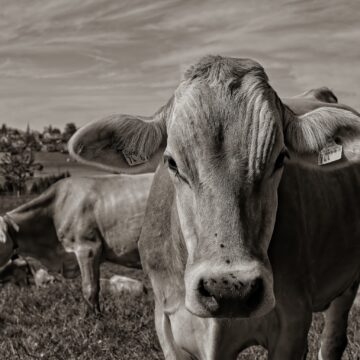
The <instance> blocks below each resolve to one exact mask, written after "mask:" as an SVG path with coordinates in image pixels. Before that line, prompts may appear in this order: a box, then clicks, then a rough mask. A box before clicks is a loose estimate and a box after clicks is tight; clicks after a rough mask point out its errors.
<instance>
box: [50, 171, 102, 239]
mask: <svg viewBox="0 0 360 360" xmlns="http://www.w3.org/2000/svg"><path fill="white" fill-rule="evenodd" d="M96 183H97V182H96V179H94V178H90V177H83V178H67V179H64V180H62V181H60V182H59V183H58V184H57V187H56V198H55V201H54V205H53V207H54V210H53V212H54V223H55V227H56V228H57V231H58V236H59V239H60V240H63V239H67V240H69V239H70V240H71V241H74V239H75V238H79V237H83V238H89V239H91V238H92V237H94V236H96V228H97V224H96V220H95V218H94V208H95V206H96V203H97V201H98V196H97V192H96Z"/></svg>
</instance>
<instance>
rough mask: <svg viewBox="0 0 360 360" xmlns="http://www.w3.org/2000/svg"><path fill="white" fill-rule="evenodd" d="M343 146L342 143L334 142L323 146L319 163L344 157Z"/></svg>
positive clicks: (323, 163)
mask: <svg viewBox="0 0 360 360" xmlns="http://www.w3.org/2000/svg"><path fill="white" fill-rule="evenodd" d="M342 153H343V147H342V145H338V144H334V145H329V146H327V147H325V148H323V149H322V150H321V151H320V152H319V158H318V164H319V165H326V164H329V163H332V162H334V161H338V160H340V159H341V158H342Z"/></svg>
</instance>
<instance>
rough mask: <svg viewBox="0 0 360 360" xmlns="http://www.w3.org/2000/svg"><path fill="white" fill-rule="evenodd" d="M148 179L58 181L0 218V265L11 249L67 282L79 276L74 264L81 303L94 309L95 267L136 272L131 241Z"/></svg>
mask: <svg viewBox="0 0 360 360" xmlns="http://www.w3.org/2000/svg"><path fill="white" fill-rule="evenodd" d="M152 178H153V175H150V174H149V175H142V176H139V177H136V178H133V177H129V176H126V175H123V176H119V175H108V176H97V177H83V178H68V179H64V180H62V181H59V182H58V183H56V184H55V185H53V186H52V187H51V188H50V189H49V190H47V191H45V192H44V193H43V194H42V195H40V196H39V197H37V198H36V199H34V200H32V201H30V202H28V203H26V204H24V205H22V206H20V207H18V208H16V209H14V210H12V211H10V212H8V213H7V214H6V215H5V216H4V217H0V266H1V265H3V264H5V263H6V262H7V261H8V260H9V258H10V257H11V255H12V254H13V252H14V249H17V252H18V253H19V254H21V255H23V256H30V257H33V258H35V259H37V260H39V261H40V262H41V263H42V264H43V265H44V266H45V267H46V268H48V269H49V270H52V271H55V272H60V273H62V274H63V275H64V276H65V277H69V278H71V277H74V276H77V275H78V274H79V267H78V264H79V266H80V271H81V277H82V291H83V295H84V299H85V301H86V304H87V305H88V306H89V309H91V310H95V311H97V310H99V276H100V275H99V270H100V263H101V262H103V261H109V262H114V263H118V264H121V265H125V266H128V267H135V268H141V264H140V259H139V253H138V248H137V241H138V239H139V235H140V231H141V226H142V223H143V218H144V213H145V205H146V200H147V197H148V194H149V190H150V184H151V181H152ZM74 255H75V256H74ZM39 276H40V274H39V275H38V277H39Z"/></svg>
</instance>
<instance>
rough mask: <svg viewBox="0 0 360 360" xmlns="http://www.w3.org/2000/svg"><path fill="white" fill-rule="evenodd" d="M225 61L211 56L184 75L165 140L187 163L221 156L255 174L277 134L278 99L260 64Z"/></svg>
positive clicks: (268, 153) (261, 165)
mask: <svg viewBox="0 0 360 360" xmlns="http://www.w3.org/2000/svg"><path fill="white" fill-rule="evenodd" d="M222 60H224V61H222ZM225 60H228V59H223V58H220V59H218V58H217V57H216V58H215V59H214V61H213V63H212V64H208V63H207V66H205V65H204V64H202V63H201V64H200V65H199V67H198V68H196V67H195V68H191V69H190V70H189V71H188V72H187V73H186V74H185V79H184V81H183V82H182V84H180V86H179V87H178V89H177V91H176V93H175V99H174V104H173V112H172V115H171V118H170V119H169V122H168V136H169V138H168V141H169V144H170V146H175V147H177V150H178V152H179V154H182V155H181V156H182V157H184V158H187V159H185V160H187V162H191V160H192V159H191V158H196V159H198V160H201V159H202V158H204V159H212V160H213V159H214V158H217V157H220V158H221V159H222V160H224V156H226V157H228V158H229V159H239V161H241V163H242V165H245V166H246V167H247V172H248V173H249V174H253V175H259V174H260V173H261V171H262V170H263V169H264V168H265V167H266V163H267V161H268V159H269V158H270V156H271V153H272V149H273V148H274V146H275V143H276V140H277V139H278V138H279V134H280V133H281V132H280V131H279V130H280V123H281V121H280V117H281V109H280V106H279V100H278V98H277V96H276V94H275V92H274V91H273V90H272V88H271V87H270V86H269V84H268V82H267V77H266V75H265V73H264V71H263V69H262V68H261V67H260V65H258V64H257V63H254V62H252V61H245V65H246V66H240V65H243V64H244V63H243V62H241V61H240V65H239V64H237V62H236V61H237V60H238V59H234V61H233V62H234V63H235V65H234V63H232V62H231V61H230V63H229V62H228V61H225ZM230 60H232V59H230Z"/></svg>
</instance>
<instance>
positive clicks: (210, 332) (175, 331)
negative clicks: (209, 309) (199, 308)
mask: <svg viewBox="0 0 360 360" xmlns="http://www.w3.org/2000/svg"><path fill="white" fill-rule="evenodd" d="M169 319H170V324H171V325H170V326H171V329H170V331H171V335H172V336H171V337H172V338H173V341H174V342H175V346H176V348H177V349H178V350H179V352H180V353H181V354H182V356H183V357H182V359H191V360H193V359H197V360H223V359H229V360H236V359H237V357H238V355H239V353H240V352H241V351H242V350H243V349H245V348H247V347H248V346H251V345H255V344H261V345H265V342H266V340H265V339H266V336H265V332H264V331H263V330H264V329H263V325H264V324H263V322H262V321H259V320H256V319H253V321H248V320H241V319H237V320H236V319H232V320H226V319H205V318H200V317H197V316H194V315H192V314H191V313H190V312H188V311H187V310H186V309H185V308H184V307H181V308H180V309H179V310H178V311H177V312H176V313H175V314H172V315H170V316H169Z"/></svg>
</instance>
